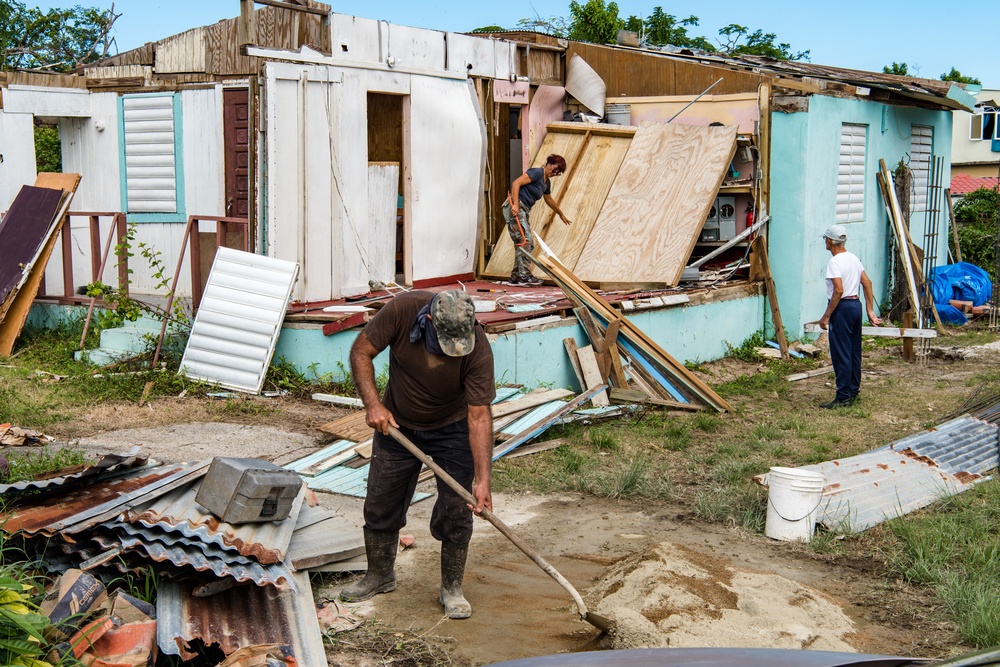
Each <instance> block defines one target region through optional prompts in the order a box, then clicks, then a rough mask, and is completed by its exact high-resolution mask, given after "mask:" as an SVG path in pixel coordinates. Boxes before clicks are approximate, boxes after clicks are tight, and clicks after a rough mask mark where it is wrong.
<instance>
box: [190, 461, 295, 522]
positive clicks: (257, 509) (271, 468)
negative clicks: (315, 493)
mask: <svg viewBox="0 0 1000 667" xmlns="http://www.w3.org/2000/svg"><path fill="white" fill-rule="evenodd" d="M301 489H302V478H301V477H299V474H298V473H297V472H295V471H294V470H286V469H284V468H280V467H278V466H277V465H275V464H274V463H271V462H270V461H264V460H262V459H237V458H223V457H216V458H214V459H212V464H211V465H210V466H209V467H208V472H207V473H205V477H204V478H203V479H202V481H201V487H200V488H199V489H198V494H197V495H196V496H195V502H197V503H198V504H199V505H201V506H202V507H204V508H205V509H207V510H208V511H210V512H211V513H212V514H214V515H215V516H217V517H219V519H221V520H222V521H225V522H226V523H254V522H264V521H282V520H284V519H286V518H288V515H289V513H290V512H291V511H292V504H293V502H294V500H295V497H296V496H297V495H298V494H299V491H300V490H301Z"/></svg>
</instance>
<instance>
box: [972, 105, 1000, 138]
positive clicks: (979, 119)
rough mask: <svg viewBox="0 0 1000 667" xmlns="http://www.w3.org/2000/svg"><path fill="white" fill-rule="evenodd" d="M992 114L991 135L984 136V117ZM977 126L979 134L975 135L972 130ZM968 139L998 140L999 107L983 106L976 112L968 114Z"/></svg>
mask: <svg viewBox="0 0 1000 667" xmlns="http://www.w3.org/2000/svg"><path fill="white" fill-rule="evenodd" d="M987 116H993V136H989V137H988V136H986V133H985V132H984V131H983V130H984V129H985V127H984V125H985V124H986V117H987ZM976 128H978V130H979V132H978V134H979V136H978V137H977V136H975V134H974V132H973V130H975V129H976ZM969 141H1000V109H998V108H996V107H983V108H982V109H979V110H978V111H976V113H974V114H972V115H971V116H969Z"/></svg>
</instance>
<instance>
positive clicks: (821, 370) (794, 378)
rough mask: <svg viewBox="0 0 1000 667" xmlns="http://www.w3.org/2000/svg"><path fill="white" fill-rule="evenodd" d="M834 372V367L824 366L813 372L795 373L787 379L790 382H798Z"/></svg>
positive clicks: (786, 377)
mask: <svg viewBox="0 0 1000 667" xmlns="http://www.w3.org/2000/svg"><path fill="white" fill-rule="evenodd" d="M832 372H833V366H823V367H822V368H815V369H813V370H811V371H806V372H804V373H793V374H792V375H786V376H785V379H786V380H788V381H789V382H798V381H799V380H807V379H809V378H814V377H817V376H820V375H827V374H829V373H832Z"/></svg>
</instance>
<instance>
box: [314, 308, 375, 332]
mask: <svg viewBox="0 0 1000 667" xmlns="http://www.w3.org/2000/svg"><path fill="white" fill-rule="evenodd" d="M370 319H371V315H370V314H369V313H355V314H354V315H347V316H345V317H344V318H343V319H341V320H339V321H337V322H330V323H329V324H324V325H323V335H324V336H332V335H333V334H335V333H339V332H341V331H345V330H347V329H353V328H354V327H360V326H362V325H363V324H365V323H366V322H368V320H370Z"/></svg>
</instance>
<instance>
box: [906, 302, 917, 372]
mask: <svg viewBox="0 0 1000 667" xmlns="http://www.w3.org/2000/svg"><path fill="white" fill-rule="evenodd" d="M903 328H904V329H912V328H913V311H912V310H908V311H906V312H905V313H903ZM903 359H906V360H907V361H909V362H910V363H911V364H912V363H913V362H914V361H916V359H917V355H916V354H914V352H913V339H912V338H904V339H903Z"/></svg>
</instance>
